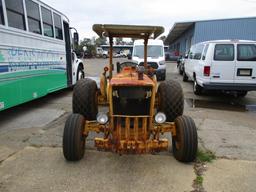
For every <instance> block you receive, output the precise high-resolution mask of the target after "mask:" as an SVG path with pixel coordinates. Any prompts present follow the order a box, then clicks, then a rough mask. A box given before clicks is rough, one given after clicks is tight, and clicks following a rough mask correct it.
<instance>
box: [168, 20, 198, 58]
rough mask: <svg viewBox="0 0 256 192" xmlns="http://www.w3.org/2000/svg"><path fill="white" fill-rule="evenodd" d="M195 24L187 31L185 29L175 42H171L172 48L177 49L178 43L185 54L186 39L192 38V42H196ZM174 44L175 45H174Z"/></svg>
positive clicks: (180, 50) (181, 51) (172, 49)
mask: <svg viewBox="0 0 256 192" xmlns="http://www.w3.org/2000/svg"><path fill="white" fill-rule="evenodd" d="M194 30H195V28H194V25H193V26H192V27H190V28H189V29H188V30H187V31H185V32H184V33H183V34H182V35H181V36H180V38H178V39H177V40H176V41H175V42H174V43H172V44H171V47H170V50H171V51H174V50H177V45H178V44H180V48H179V50H178V51H179V52H180V54H182V55H184V53H185V52H186V41H189V40H191V44H192V45H193V44H194ZM173 45H174V46H173Z"/></svg>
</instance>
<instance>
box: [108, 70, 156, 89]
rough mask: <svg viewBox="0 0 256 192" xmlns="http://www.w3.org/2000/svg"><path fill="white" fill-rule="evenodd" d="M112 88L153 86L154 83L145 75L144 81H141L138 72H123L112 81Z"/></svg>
mask: <svg viewBox="0 0 256 192" xmlns="http://www.w3.org/2000/svg"><path fill="white" fill-rule="evenodd" d="M110 85H111V86H153V85H154V81H153V80H152V79H150V78H149V77H148V76H147V75H145V74H143V79H142V80H139V78H138V73H137V72H131V71H128V72H126V71H123V72H121V73H119V74H116V75H114V76H113V77H112V79H111V80H110Z"/></svg>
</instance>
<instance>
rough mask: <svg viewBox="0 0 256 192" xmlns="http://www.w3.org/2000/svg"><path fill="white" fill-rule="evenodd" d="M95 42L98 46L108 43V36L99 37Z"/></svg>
mask: <svg viewBox="0 0 256 192" xmlns="http://www.w3.org/2000/svg"><path fill="white" fill-rule="evenodd" d="M95 44H96V46H97V47H99V46H101V45H106V44H107V38H106V37H98V38H97V39H96V40H95Z"/></svg>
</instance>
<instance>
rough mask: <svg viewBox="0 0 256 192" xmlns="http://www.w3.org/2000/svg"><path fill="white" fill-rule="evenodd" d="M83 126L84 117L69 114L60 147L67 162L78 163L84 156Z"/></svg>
mask: <svg viewBox="0 0 256 192" xmlns="http://www.w3.org/2000/svg"><path fill="white" fill-rule="evenodd" d="M84 125H85V120H84V117H83V116H82V115H80V114H71V115H70V116H69V117H68V119H67V121H66V124H65V127H64V133H63V143H62V147H63V155H64V157H65V158H66V160H68V161H78V160H80V159H82V158H83V156H84V150H85V136H84V135H83V131H84Z"/></svg>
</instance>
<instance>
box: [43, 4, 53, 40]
mask: <svg viewBox="0 0 256 192" xmlns="http://www.w3.org/2000/svg"><path fill="white" fill-rule="evenodd" d="M41 11H42V19H43V28H44V35H45V36H48V37H53V23H52V12H51V11H50V10H49V9H46V8H44V7H41Z"/></svg>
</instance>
